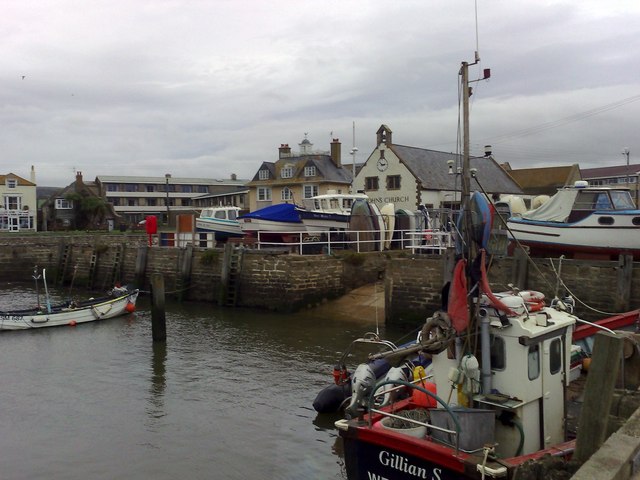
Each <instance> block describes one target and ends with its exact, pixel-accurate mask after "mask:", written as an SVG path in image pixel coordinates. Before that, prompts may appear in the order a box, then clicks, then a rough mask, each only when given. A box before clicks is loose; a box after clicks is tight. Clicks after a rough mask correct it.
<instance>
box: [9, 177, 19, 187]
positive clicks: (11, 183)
mask: <svg viewBox="0 0 640 480" xmlns="http://www.w3.org/2000/svg"><path fill="white" fill-rule="evenodd" d="M17 187H18V181H17V180H16V179H15V178H7V188H17Z"/></svg>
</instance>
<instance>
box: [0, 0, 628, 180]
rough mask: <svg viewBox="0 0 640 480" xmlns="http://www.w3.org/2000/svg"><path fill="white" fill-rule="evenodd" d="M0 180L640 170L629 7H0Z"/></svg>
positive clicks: (594, 3)
mask: <svg viewBox="0 0 640 480" xmlns="http://www.w3.org/2000/svg"><path fill="white" fill-rule="evenodd" d="M0 12H1V14H2V22H0V81H1V84H2V88H0V155H1V160H0V165H1V166H2V167H1V168H0V173H8V172H13V173H15V174H17V175H20V176H23V177H25V178H27V179H28V178H29V171H30V166H31V165H34V166H35V169H36V174H37V183H38V185H47V186H64V185H67V184H69V183H71V182H72V181H73V179H74V178H75V176H74V171H75V170H79V171H82V172H83V175H84V178H85V179H87V180H91V179H93V178H95V177H96V176H97V175H119V174H122V175H157V176H163V175H164V174H165V173H171V174H172V175H173V176H180V177H205V178H229V176H230V175H231V174H232V173H235V174H237V175H238V177H239V178H250V177H252V176H253V175H254V174H255V172H256V171H257V169H258V167H259V166H260V164H261V163H262V162H263V161H275V160H276V158H277V152H278V150H277V149H278V146H279V145H280V144H281V143H288V144H289V145H290V146H291V147H292V148H293V150H294V151H297V150H298V146H297V144H298V143H299V142H300V141H301V140H302V139H303V138H304V134H305V133H308V138H309V140H310V141H311V142H312V143H313V144H314V148H315V149H317V150H328V149H329V143H330V141H331V138H332V137H333V138H339V139H340V141H341V142H342V144H343V148H342V152H343V162H344V163H350V162H351V156H350V155H349V150H350V149H351V147H352V145H353V124H354V122H355V145H356V147H357V148H358V153H357V156H356V159H357V161H359V162H362V161H364V160H365V159H366V158H367V157H368V156H369V154H370V153H371V151H372V150H373V148H374V147H375V139H376V136H375V133H376V130H377V129H378V127H379V126H380V125H381V124H386V125H388V126H389V127H390V128H391V129H392V131H393V141H394V143H397V144H402V145H409V146H415V147H423V148H431V149H434V150H441V151H454V152H455V151H456V148H457V147H456V145H457V124H458V115H459V114H458V111H459V109H458V78H459V76H458V71H459V68H460V63H461V62H462V61H468V62H470V63H471V62H473V60H474V51H475V50H478V51H479V56H480V59H481V61H480V64H479V65H478V66H474V67H471V77H472V78H478V77H480V76H482V74H481V72H482V69H484V68H490V69H491V78H490V80H488V81H481V82H477V83H474V84H473V89H474V93H473V96H472V106H471V129H470V131H471V134H470V135H471V145H472V154H477V155H481V154H482V152H483V146H484V145H485V144H491V145H492V146H493V152H494V156H495V158H496V160H497V161H499V162H510V163H511V165H512V166H513V167H514V168H524V167H528V166H549V165H567V164H572V163H579V164H580V166H581V167H583V168H588V167H595V166H605V165H615V164H624V163H625V162H626V157H625V156H624V155H623V154H622V153H621V152H622V150H623V149H624V148H625V147H626V148H629V150H630V161H631V163H640V132H639V131H638V130H639V128H638V127H639V119H640V2H637V1H632V0H607V1H606V2H605V1H603V0H579V1H577V0H562V1H544V0H491V1H488V0H477V28H476V2H474V0H415V1H414V0H396V1H382V0H362V1H360V0H340V1H332V0H324V1H317V0H277V1H276V0H271V1H266V0H264V1H258V0H209V1H198V0H126V1H124V0H108V1H102V0H85V1H79V0H3V2H2V5H1V6H0Z"/></svg>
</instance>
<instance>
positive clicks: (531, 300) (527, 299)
mask: <svg viewBox="0 0 640 480" xmlns="http://www.w3.org/2000/svg"><path fill="white" fill-rule="evenodd" d="M519 295H520V296H521V297H522V299H523V300H524V303H525V304H526V306H527V310H528V311H529V312H539V311H540V310H542V309H543V308H544V307H545V301H544V293H542V292H536V291H535V290H523V291H522V292H520V293H519Z"/></svg>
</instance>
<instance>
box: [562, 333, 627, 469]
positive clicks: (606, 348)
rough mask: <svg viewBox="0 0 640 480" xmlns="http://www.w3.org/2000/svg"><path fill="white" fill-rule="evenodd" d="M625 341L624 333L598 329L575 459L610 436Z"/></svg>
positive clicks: (585, 456)
mask: <svg viewBox="0 0 640 480" xmlns="http://www.w3.org/2000/svg"><path fill="white" fill-rule="evenodd" d="M623 341H624V338H623V337H622V336H619V335H615V334H611V333H608V332H598V333H597V334H596V336H595V341H594V344H593V357H592V361H591V367H590V368H589V375H588V377H587V384H586V386H585V391H584V402H583V404H582V411H581V412H580V420H579V422H578V438H577V440H576V452H575V454H574V459H576V460H578V461H579V462H586V461H587V460H588V459H589V457H591V455H593V454H594V453H595V452H596V451H597V450H598V449H599V448H600V446H601V445H602V444H603V443H604V442H605V440H606V439H607V437H606V435H607V422H608V421H609V411H610V410H611V403H612V401H613V392H614V389H615V385H616V380H617V378H618V371H619V369H620V362H621V361H622V344H623Z"/></svg>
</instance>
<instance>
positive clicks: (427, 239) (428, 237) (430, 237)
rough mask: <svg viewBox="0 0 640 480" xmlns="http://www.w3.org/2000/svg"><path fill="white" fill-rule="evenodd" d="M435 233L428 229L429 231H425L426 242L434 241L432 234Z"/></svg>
mask: <svg viewBox="0 0 640 480" xmlns="http://www.w3.org/2000/svg"><path fill="white" fill-rule="evenodd" d="M432 232H433V230H431V229H428V230H424V239H425V240H426V241H430V240H431V239H433V235H432V234H431V233H432Z"/></svg>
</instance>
